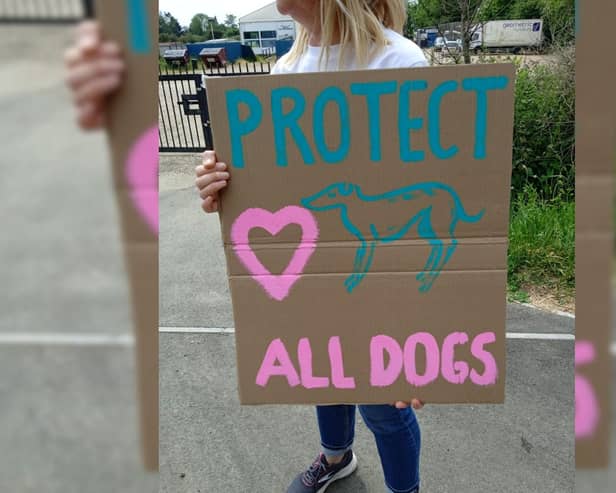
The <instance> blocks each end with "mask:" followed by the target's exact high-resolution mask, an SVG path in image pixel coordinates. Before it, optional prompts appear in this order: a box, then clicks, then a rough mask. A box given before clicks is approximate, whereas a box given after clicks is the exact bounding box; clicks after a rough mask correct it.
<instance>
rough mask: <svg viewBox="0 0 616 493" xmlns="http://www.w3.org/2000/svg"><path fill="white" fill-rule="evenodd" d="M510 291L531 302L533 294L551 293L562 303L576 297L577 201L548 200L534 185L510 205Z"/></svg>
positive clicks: (513, 297) (568, 303) (511, 295)
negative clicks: (546, 200) (541, 198)
mask: <svg viewBox="0 0 616 493" xmlns="http://www.w3.org/2000/svg"><path fill="white" fill-rule="evenodd" d="M508 292H509V299H510V300H513V301H522V302H529V301H531V299H530V293H532V292H542V293H549V295H550V297H551V298H552V299H553V300H554V301H555V302H556V304H558V305H561V306H560V307H561V308H562V307H566V306H571V305H572V301H573V299H574V298H575V203H572V202H564V201H560V200H555V201H552V202H545V201H542V200H540V199H539V198H538V196H537V193H536V192H535V191H534V190H533V189H532V188H527V189H526V190H525V191H524V192H523V193H521V194H520V195H519V196H518V198H516V199H515V201H514V202H513V204H512V207H511V224H510V231H509V256H508Z"/></svg>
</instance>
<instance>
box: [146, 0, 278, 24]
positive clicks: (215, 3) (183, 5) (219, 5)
mask: <svg viewBox="0 0 616 493" xmlns="http://www.w3.org/2000/svg"><path fill="white" fill-rule="evenodd" d="M271 1H272V0H159V2H158V10H160V11H164V12H171V14H172V15H173V16H175V18H176V19H177V20H178V21H180V24H181V25H182V26H188V24H190V19H192V17H193V15H195V14H199V13H202V14H206V15H209V16H210V17H218V22H220V23H222V22H224V20H225V17H226V15H227V14H233V15H235V16H236V17H241V16H243V15H246V14H250V13H251V12H254V11H255V10H257V9H259V8H261V7H263V6H265V5H267V4H268V3H271Z"/></svg>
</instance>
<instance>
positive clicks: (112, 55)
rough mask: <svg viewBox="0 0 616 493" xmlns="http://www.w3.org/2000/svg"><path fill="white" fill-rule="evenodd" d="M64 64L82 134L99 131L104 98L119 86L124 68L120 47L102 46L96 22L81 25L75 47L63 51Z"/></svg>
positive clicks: (109, 42)
mask: <svg viewBox="0 0 616 493" xmlns="http://www.w3.org/2000/svg"><path fill="white" fill-rule="evenodd" d="M64 62H65V65H66V70H67V76H66V83H67V85H68V86H69V88H70V89H71V92H72V95H73V102H74V104H75V107H76V108H77V121H78V123H79V126H80V127H81V128H82V129H84V130H93V129H98V128H100V127H102V126H103V124H104V123H105V113H106V107H107V104H106V100H107V96H109V95H110V94H111V93H112V92H114V91H115V90H116V89H118V87H120V84H121V83H122V74H123V72H124V68H125V64H124V60H123V58H122V52H121V50H120V47H119V46H118V45H117V44H116V43H114V42H112V41H105V42H103V40H102V35H101V29H100V25H99V24H98V23H97V22H94V21H85V22H82V23H81V24H80V25H79V27H78V28H77V37H76V40H75V44H74V45H73V46H71V47H70V48H69V49H68V50H66V53H65V55H64Z"/></svg>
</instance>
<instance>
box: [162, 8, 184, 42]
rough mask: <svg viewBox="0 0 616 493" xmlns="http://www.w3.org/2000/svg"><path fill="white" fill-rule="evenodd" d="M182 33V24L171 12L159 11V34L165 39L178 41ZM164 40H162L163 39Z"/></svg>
mask: <svg viewBox="0 0 616 493" xmlns="http://www.w3.org/2000/svg"><path fill="white" fill-rule="evenodd" d="M181 34H182V26H181V25H180V23H179V21H178V20H177V19H176V18H175V17H174V16H173V15H171V13H169V12H159V13H158V36H159V39H160V37H161V36H162V37H163V38H164V39H165V41H176V40H177V39H178V37H179V36H180V35H181ZM161 41H162V40H161Z"/></svg>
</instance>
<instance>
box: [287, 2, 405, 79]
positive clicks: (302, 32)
mask: <svg viewBox="0 0 616 493" xmlns="http://www.w3.org/2000/svg"><path fill="white" fill-rule="evenodd" d="M405 6H406V1H405V0H320V14H321V16H320V18H321V46H322V47H323V49H322V50H321V56H320V58H319V64H320V65H322V64H323V61H324V60H329V47H330V46H331V45H333V44H334V43H335V42H339V43H340V53H339V58H338V68H339V69H340V68H342V63H343V61H344V59H345V58H344V57H345V55H346V54H347V53H348V51H349V50H351V49H352V50H353V51H354V55H355V61H356V63H357V65H358V66H359V67H365V66H366V64H367V63H368V62H369V60H370V58H371V57H372V56H373V55H374V54H375V53H376V52H378V51H379V50H381V49H383V48H385V46H387V44H388V41H387V38H386V37H385V34H384V32H383V28H388V29H392V30H393V31H396V32H398V33H402V29H403V28H404V23H405V21H406V8H405ZM309 41H310V33H309V32H308V30H307V29H306V28H305V27H304V26H300V27H299V30H298V33H297V37H296V39H295V42H294V43H293V46H292V47H291V50H290V51H289V53H288V55H287V56H286V57H285V60H284V63H286V64H291V63H293V62H294V61H296V60H297V59H298V58H299V57H300V56H301V55H302V54H303V53H304V52H305V51H306V48H307V47H308V42H309Z"/></svg>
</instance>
